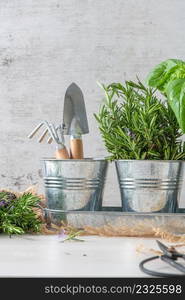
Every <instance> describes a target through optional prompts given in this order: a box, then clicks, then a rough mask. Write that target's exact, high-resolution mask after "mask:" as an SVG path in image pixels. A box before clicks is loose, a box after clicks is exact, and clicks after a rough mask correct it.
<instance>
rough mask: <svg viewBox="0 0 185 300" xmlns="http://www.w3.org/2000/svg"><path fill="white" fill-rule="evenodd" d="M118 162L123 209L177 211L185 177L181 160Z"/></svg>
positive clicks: (139, 211)
mask: <svg viewBox="0 0 185 300" xmlns="http://www.w3.org/2000/svg"><path fill="white" fill-rule="evenodd" d="M115 164H116V170H117V176H118V181H119V186H120V192H121V200H122V210H123V211H126V212H138V213H152V212H162V213H171V212H175V211H176V209H177V208H178V200H179V194H180V190H181V185H182V180H183V169H184V164H183V162H182V161H165V160H164V161H158V160H118V161H116V162H115Z"/></svg>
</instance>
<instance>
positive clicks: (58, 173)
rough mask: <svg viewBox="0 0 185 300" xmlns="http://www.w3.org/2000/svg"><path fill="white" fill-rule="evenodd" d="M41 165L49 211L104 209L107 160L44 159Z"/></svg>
mask: <svg viewBox="0 0 185 300" xmlns="http://www.w3.org/2000/svg"><path fill="white" fill-rule="evenodd" d="M42 163H43V176H44V186H45V195H46V200H47V207H48V209H49V210H55V211H56V210H60V211H71V210H83V211H98V210H101V208H102V196H103V191H104V183H105V178H106V172H107V164H108V163H107V161H106V160H104V159H91V158H89V159H88V158H87V159H80V160H75V159H66V160H58V159H57V160H56V159H48V158H44V159H42Z"/></svg>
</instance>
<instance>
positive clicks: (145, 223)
mask: <svg viewBox="0 0 185 300" xmlns="http://www.w3.org/2000/svg"><path fill="white" fill-rule="evenodd" d="M107 209H108V210H109V209H110V210H111V209H113V208H107ZM104 210H105V211H94V212H92V211H68V212H63V211H60V210H58V211H57V210H49V209H44V214H45V219H46V220H47V222H49V223H54V224H57V225H60V224H61V222H66V223H67V224H69V225H71V226H74V227H76V228H84V227H85V226H92V227H103V226H112V227H113V228H114V229H116V228H122V229H123V230H124V229H125V235H127V234H128V235H129V236H132V235H133V236H137V235H138V236H142V234H143V235H150V234H151V235H152V234H154V229H159V228H160V230H161V232H162V231H164V232H170V234H179V235H181V236H182V235H185V210H182V213H151V214H148V213H140V214H138V213H129V212H128V213H126V212H118V211H106V208H104ZM127 229H128V232H127Z"/></svg>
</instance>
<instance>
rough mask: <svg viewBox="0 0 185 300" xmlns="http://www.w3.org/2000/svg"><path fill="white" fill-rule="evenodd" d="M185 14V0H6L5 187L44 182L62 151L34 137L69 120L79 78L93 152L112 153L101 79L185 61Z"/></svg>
mask: <svg viewBox="0 0 185 300" xmlns="http://www.w3.org/2000/svg"><path fill="white" fill-rule="evenodd" d="M184 11H185V1H184V0H129V1H128V0H0V103H1V105H0V132H1V134H0V178H1V183H0V186H1V187H9V188H14V189H15V188H16V189H19V190H22V189H24V188H25V187H27V186H28V185H30V184H35V183H40V184H41V182H42V181H41V177H40V176H41V175H40V171H39V169H40V162H39V159H40V158H41V157H43V156H52V153H53V150H54V148H53V147H52V146H48V145H39V144H37V143H36V141H30V140H27V138H26V136H27V134H28V133H29V132H30V131H31V130H32V128H33V127H34V126H35V124H37V123H38V122H39V121H40V120H42V119H47V120H50V121H52V122H55V121H56V122H58V121H60V120H61V116H62V107H63V96H64V93H65V90H66V88H67V86H68V85H69V84H70V83H71V82H72V81H75V82H76V83H77V84H79V85H80V86H81V88H82V90H83V92H84V96H85V101H86V105H87V113H88V118H89V127H90V134H89V135H87V136H86V137H85V153H86V156H103V155H105V153H106V152H105V150H104V147H103V144H102V142H101V139H100V136H99V132H98V129H97V124H96V122H95V120H94V117H93V113H94V112H97V110H98V107H99V104H100V102H101V97H102V94H101V91H100V89H99V87H98V86H97V83H96V81H100V82H104V83H109V82H111V81H121V80H124V79H126V78H127V79H134V78H135V75H136V74H138V75H139V76H140V78H141V79H142V78H144V77H145V75H146V74H147V72H148V70H150V68H151V67H152V66H154V65H155V64H156V63H158V62H159V61H161V60H163V59H166V58H171V57H177V58H182V59H185V52H184V27H185V17H184ZM114 177H115V171H114V168H113V166H112V167H111V168H110V169H109V176H108V184H107V187H106V192H105V200H106V201H110V200H113V201H115V203H119V192H118V186H117V183H116V178H114ZM40 186H41V185H40ZM116 195H117V196H116Z"/></svg>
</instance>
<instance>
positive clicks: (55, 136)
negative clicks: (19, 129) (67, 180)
mask: <svg viewBox="0 0 185 300" xmlns="http://www.w3.org/2000/svg"><path fill="white" fill-rule="evenodd" d="M43 126H44V127H45V130H44V131H43V132H42V135H41V136H40V137H39V139H38V142H39V143H42V142H43V141H44V140H45V138H46V137H47V136H48V135H49V137H48V139H47V143H48V144H51V143H52V142H53V141H54V142H55V143H56V144H57V149H56V152H55V156H56V158H57V159H69V158H70V157H69V153H68V151H67V149H66V147H65V140H64V134H63V128H62V126H61V125H58V126H55V125H54V124H52V123H48V122H47V121H42V122H41V123H39V124H38V125H37V126H36V127H35V128H34V130H33V131H32V132H31V133H30V134H29V135H28V138H30V139H31V138H33V137H34V136H35V135H36V133H37V132H38V131H39V130H40V129H41V128H42V127H43Z"/></svg>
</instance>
